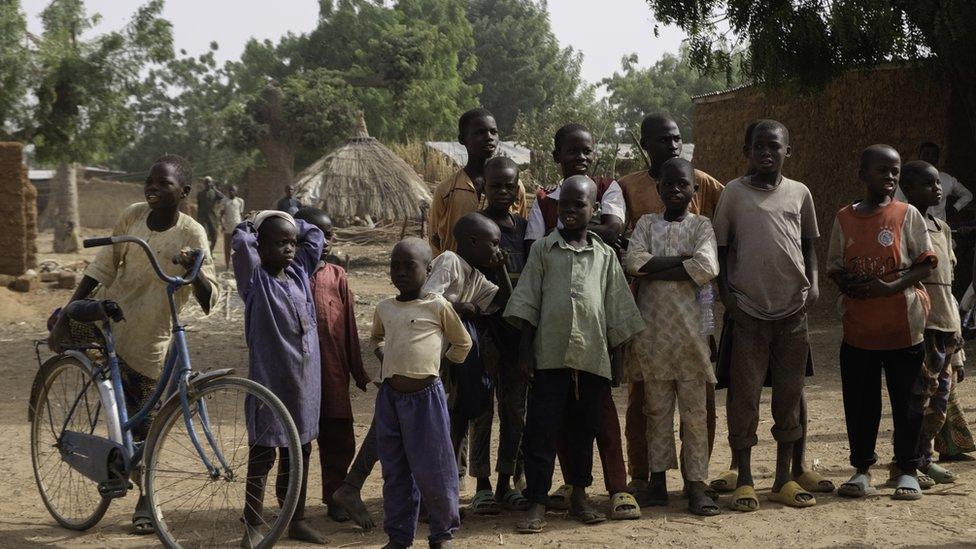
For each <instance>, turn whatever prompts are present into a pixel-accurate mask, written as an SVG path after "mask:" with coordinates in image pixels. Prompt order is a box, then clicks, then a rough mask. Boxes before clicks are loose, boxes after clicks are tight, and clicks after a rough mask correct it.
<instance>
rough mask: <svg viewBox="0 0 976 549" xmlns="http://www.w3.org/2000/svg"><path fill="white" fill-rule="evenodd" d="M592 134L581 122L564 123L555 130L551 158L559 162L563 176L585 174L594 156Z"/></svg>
mask: <svg viewBox="0 0 976 549" xmlns="http://www.w3.org/2000/svg"><path fill="white" fill-rule="evenodd" d="M595 149H596V147H595V145H594V143H593V136H592V135H591V134H590V132H589V131H587V129H586V128H585V127H583V125H582V124H566V125H565V126H563V127H561V128H559V129H558V130H556V136H555V138H554V139H553V149H552V159H553V160H555V161H556V164H559V169H560V171H562V174H563V177H564V178H566V177H572V176H574V175H586V174H587V172H589V170H590V165H591V164H593V160H594V159H595V158H596V150H595Z"/></svg>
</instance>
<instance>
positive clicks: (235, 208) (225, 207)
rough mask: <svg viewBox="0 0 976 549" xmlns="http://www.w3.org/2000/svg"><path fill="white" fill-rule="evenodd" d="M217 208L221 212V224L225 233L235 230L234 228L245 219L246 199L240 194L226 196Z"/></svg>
mask: <svg viewBox="0 0 976 549" xmlns="http://www.w3.org/2000/svg"><path fill="white" fill-rule="evenodd" d="M217 208H218V210H219V213H220V225H221V226H222V227H223V228H224V232H225V233H232V232H234V228H235V227H237V226H238V225H240V224H241V221H244V199H243V198H241V197H239V196H236V197H234V198H231V197H229V196H228V197H226V198H224V199H223V200H221V201H220V205H219V206H217Z"/></svg>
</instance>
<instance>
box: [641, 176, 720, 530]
mask: <svg viewBox="0 0 976 549" xmlns="http://www.w3.org/2000/svg"><path fill="white" fill-rule="evenodd" d="M657 187H658V192H659V193H660V195H661V202H662V203H663V204H664V214H663V215H662V214H648V215H645V216H643V217H642V218H641V220H640V221H638V222H637V226H636V227H635V228H634V233H633V235H632V236H631V238H630V246H629V247H628V250H627V270H628V271H629V272H630V273H631V274H633V275H634V276H637V277H638V280H639V285H638V290H637V300H638V304H639V306H640V309H641V312H642V313H643V316H644V321H645V322H646V323H647V327H646V328H645V329H644V331H643V332H641V334H640V335H639V336H638V337H637V338H635V340H634V341H633V343H631V345H630V347H629V352H628V354H627V359H628V361H630V362H632V364H631V365H630V366H629V367H630V368H634V369H639V370H641V374H642V375H641V379H643V381H644V395H645V396H644V403H645V409H646V413H647V440H648V441H651V444H650V448H649V452H648V458H649V459H648V461H649V463H650V472H651V478H650V484H649V486H648V491H649V492H650V498H651V500H652V504H656V505H667V502H668V489H667V483H666V478H665V472H666V471H667V470H668V469H674V468H676V467H677V466H678V460H677V456H676V453H675V448H674V405H675V400H676V399H677V403H678V409H679V410H680V413H681V424H682V433H681V451H682V455H683V456H684V466H683V468H682V472H683V474H684V477H685V480H686V483H687V490H688V510H689V511H691V512H692V513H694V514H696V515H702V516H713V515H717V514H718V513H719V510H718V506H717V505H715V501H714V500H712V499H711V498H710V497H708V496H707V495H706V493H705V490H706V485H705V479H706V478H707V477H708V456H709V452H708V417H707V414H706V410H705V395H706V384H707V383H715V374H714V372H713V370H712V364H711V359H710V355H711V351H710V349H709V346H708V337H707V334H703V333H702V311H701V306H700V304H699V303H698V299H697V296H698V291H699V288H701V287H703V286H705V285H709V286H710V285H711V280H712V279H713V278H715V276H716V275H718V257H717V251H716V247H715V232H714V231H713V230H712V224H711V222H709V221H708V218H707V217H703V216H698V215H695V214H693V213H690V212H688V206H689V204H690V203H691V199H692V197H693V196H694V195H695V191H696V189H697V186H696V185H695V171H694V167H692V165H691V162H688V161H687V160H684V159H682V158H673V159H671V160H668V161H667V162H665V163H664V166H662V168H661V171H660V179H659V181H658V184H657ZM708 306H709V307H710V306H711V305H710V304H709V305H708Z"/></svg>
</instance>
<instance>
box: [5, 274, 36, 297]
mask: <svg viewBox="0 0 976 549" xmlns="http://www.w3.org/2000/svg"><path fill="white" fill-rule="evenodd" d="M38 287H40V280H39V279H38V278H37V277H36V276H30V275H21V276H18V277H17V280H14V284H13V286H12V287H11V289H12V290H13V291H15V292H22V293H28V292H33V291H34V290H36V289H37V288H38Z"/></svg>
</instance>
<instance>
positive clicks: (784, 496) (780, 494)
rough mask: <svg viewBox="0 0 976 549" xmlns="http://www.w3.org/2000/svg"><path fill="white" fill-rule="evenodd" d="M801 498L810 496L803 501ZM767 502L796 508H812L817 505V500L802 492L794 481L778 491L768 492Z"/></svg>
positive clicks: (804, 491)
mask: <svg viewBox="0 0 976 549" xmlns="http://www.w3.org/2000/svg"><path fill="white" fill-rule="evenodd" d="M803 496H810V498H809V499H805V498H803ZM769 501H774V502H776V503H782V504H783V505H786V506H789V507H796V508H803V507H813V506H814V505H816V504H817V499H816V498H815V497H813V494H811V493H810V492H807V491H806V490H804V489H803V487H802V486H800V485H799V484H798V483H797V482H796V481H794V480H791V481H789V482H787V483H786V484H784V485H782V486H780V487H779V490H777V491H772V492H770V493H769Z"/></svg>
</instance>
